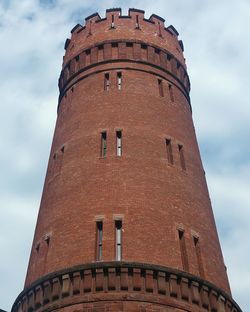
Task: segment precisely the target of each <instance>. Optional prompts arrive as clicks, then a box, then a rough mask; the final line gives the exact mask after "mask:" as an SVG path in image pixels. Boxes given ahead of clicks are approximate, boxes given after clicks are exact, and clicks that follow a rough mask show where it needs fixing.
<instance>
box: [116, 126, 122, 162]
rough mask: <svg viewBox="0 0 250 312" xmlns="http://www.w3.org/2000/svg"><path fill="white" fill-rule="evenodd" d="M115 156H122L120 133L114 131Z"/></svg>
mask: <svg viewBox="0 0 250 312" xmlns="http://www.w3.org/2000/svg"><path fill="white" fill-rule="evenodd" d="M116 155H117V156H122V132H121V130H119V131H116Z"/></svg>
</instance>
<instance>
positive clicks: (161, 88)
mask: <svg viewBox="0 0 250 312" xmlns="http://www.w3.org/2000/svg"><path fill="white" fill-rule="evenodd" d="M158 87H159V95H160V96H164V94H163V82H162V80H161V79H158Z"/></svg>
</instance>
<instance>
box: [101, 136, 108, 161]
mask: <svg viewBox="0 0 250 312" xmlns="http://www.w3.org/2000/svg"><path fill="white" fill-rule="evenodd" d="M106 156H107V133H106V132H102V133H101V157H102V158H105V157H106Z"/></svg>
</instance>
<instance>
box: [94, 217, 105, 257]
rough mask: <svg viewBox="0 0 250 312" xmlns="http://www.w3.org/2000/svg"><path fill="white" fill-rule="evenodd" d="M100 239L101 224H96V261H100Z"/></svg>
mask: <svg viewBox="0 0 250 312" xmlns="http://www.w3.org/2000/svg"><path fill="white" fill-rule="evenodd" d="M102 238H103V223H102V221H97V222H96V261H101V260H102Z"/></svg>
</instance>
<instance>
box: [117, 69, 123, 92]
mask: <svg viewBox="0 0 250 312" xmlns="http://www.w3.org/2000/svg"><path fill="white" fill-rule="evenodd" d="M117 88H118V90H121V89H122V73H121V72H119V73H117Z"/></svg>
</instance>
